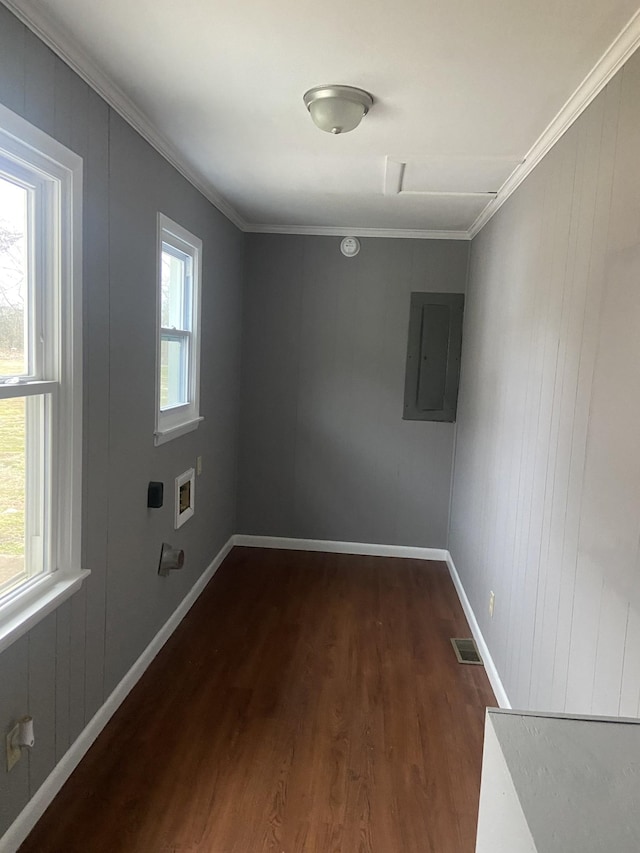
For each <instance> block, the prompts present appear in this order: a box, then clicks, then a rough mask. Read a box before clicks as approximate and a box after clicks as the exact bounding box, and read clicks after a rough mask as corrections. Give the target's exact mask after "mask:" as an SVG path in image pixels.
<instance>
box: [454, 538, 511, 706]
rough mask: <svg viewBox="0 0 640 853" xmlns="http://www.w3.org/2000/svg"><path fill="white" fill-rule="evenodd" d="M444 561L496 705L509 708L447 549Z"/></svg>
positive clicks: (505, 694)
mask: <svg viewBox="0 0 640 853" xmlns="http://www.w3.org/2000/svg"><path fill="white" fill-rule="evenodd" d="M446 562H447V566H448V567H449V574H450V575H451V580H452V581H453V585H454V586H455V588H456V592H457V593H458V598H459V599H460V604H461V605H462V609H463V610H464V615H465V616H466V617H467V622H468V623H469V627H470V628H471V633H472V634H473V639H474V640H475V641H476V645H477V647H478V650H479V652H480V655H481V657H482V660H483V661H484V668H485V670H486V672H487V676H488V678H489V683H490V684H491V687H492V688H493V692H494V693H495V697H496V699H497V700H498V705H499V706H500V707H501V708H507V709H508V708H511V702H510V701H509V697H508V696H507V691H506V690H505V689H504V684H503V683H502V679H501V678H500V674H499V673H498V669H497V667H496V665H495V663H494V662H493V658H492V657H491V652H490V651H489V647H488V646H487V644H486V642H485V639H484V637H483V636H482V631H481V630H480V626H479V625H478V620H477V619H476V615H475V613H474V612H473V608H472V607H471V602H470V601H469V599H468V598H467V593H466V592H465V590H464V587H463V586H462V581H461V580H460V575H459V574H458V570H457V569H456V567H455V564H454V562H453V559H452V557H451V554H450V553H449V552H448V551H447V556H446Z"/></svg>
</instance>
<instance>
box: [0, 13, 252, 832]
mask: <svg viewBox="0 0 640 853" xmlns="http://www.w3.org/2000/svg"><path fill="white" fill-rule="evenodd" d="M0 102H2V103H3V104H5V105H6V106H7V107H9V108H10V109H13V110H14V111H16V112H18V113H19V114H20V115H22V116H24V117H25V118H26V119H27V120H29V121H31V122H32V123H33V124H35V125H37V126H38V127H40V128H42V130H44V131H45V132H47V133H49V134H50V135H52V136H54V137H55V138H56V139H58V140H59V141H60V142H62V143H63V144H64V145H67V146H68V147H70V148H72V149H73V150H74V151H76V152H77V153H78V154H80V155H81V156H82V158H83V164H84V165H83V169H84V193H83V196H84V197H83V205H84V209H83V220H84V221H83V232H84V233H83V285H84V294H83V313H84V316H83V337H84V360H83V370H84V437H83V441H84V453H83V463H84V467H83V539H82V553H83V566H84V567H86V568H89V569H91V575H90V577H89V578H88V579H87V581H86V582H85V584H84V585H83V587H82V589H81V590H80V591H79V592H78V593H77V594H76V595H74V596H73V597H72V598H71V599H69V600H68V601H66V602H64V604H62V605H61V606H60V607H59V608H58V609H57V610H56V611H55V612H54V613H52V614H50V615H49V616H48V617H47V618H46V619H44V620H43V621H42V622H40V623H39V624H38V625H37V626H35V627H34V628H33V629H32V630H31V631H30V632H29V633H28V634H27V635H26V636H24V637H22V638H21V639H19V640H18V641H17V642H16V643H14V644H13V645H12V646H10V647H9V649H7V650H6V651H5V652H3V653H2V654H1V655H0V734H1V735H2V737H3V740H2V743H3V744H4V734H5V733H6V731H8V729H9V727H10V725H11V724H12V723H13V721H14V720H15V719H16V718H17V717H19V716H22V715H24V714H27V713H30V714H32V715H33V717H34V722H35V732H36V747H35V748H34V750H33V751H32V752H31V753H27V754H25V755H24V757H23V759H22V760H21V761H20V762H19V764H18V765H17V766H16V767H15V768H14V770H12V772H11V773H10V774H8V773H7V772H6V766H5V763H4V760H2V761H1V762H0V836H1V835H2V834H3V832H4V831H5V830H6V829H7V827H8V826H9V825H10V824H11V823H12V821H13V820H14V819H15V818H16V816H17V815H18V813H19V811H20V809H21V808H22V807H23V806H24V805H25V804H26V803H27V801H28V799H29V797H31V796H33V794H35V792H36V790H37V789H38V787H39V786H40V784H41V783H42V782H43V781H44V779H45V778H46V777H47V775H48V774H49V772H50V771H51V770H52V769H53V768H54V766H55V764H56V762H57V761H59V760H60V759H61V758H62V757H63V756H64V754H65V752H66V751H67V749H68V748H69V746H70V744H71V743H72V742H73V740H74V739H75V738H76V737H77V736H78V734H79V733H80V732H81V731H82V729H83V728H84V726H85V725H86V723H87V722H88V721H89V720H90V719H91V717H92V716H93V715H94V714H95V712H96V711H97V710H98V709H99V708H100V706H101V705H102V703H103V702H104V700H105V699H106V698H107V696H108V695H109V693H110V692H111V690H112V689H113V687H114V686H115V685H116V684H117V683H118V682H119V681H120V679H121V678H122V677H123V675H124V674H125V673H126V672H127V670H128V669H129V667H130V666H131V664H132V663H133V662H134V661H135V660H136V658H137V657H138V656H139V655H140V654H141V652H142V651H143V650H144V648H145V647H146V645H147V644H148V643H149V641H150V640H151V639H152V637H153V636H154V635H155V634H156V632H157V631H158V630H159V628H160V627H161V626H162V625H163V624H164V623H165V622H166V620H167V618H168V617H169V615H170V614H171V613H172V612H173V611H174V610H175V608H176V607H177V605H178V604H179V602H180V601H181V600H182V599H183V598H184V596H185V595H186V593H187V592H188V590H189V589H190V588H191V586H193V584H194V583H195V581H196V580H197V578H198V577H199V575H200V574H201V573H202V571H204V569H205V568H206V567H207V565H208V564H209V562H210V561H211V559H212V558H213V557H214V556H215V554H216V553H217V552H218V551H219V549H220V548H221V547H222V545H223V544H224V542H226V541H227V539H228V538H229V536H230V535H231V534H232V533H233V532H234V530H235V526H236V525H235V506H236V456H237V449H236V445H237V432H238V430H237V422H238V411H239V384H240V382H239V369H240V342H241V337H240V320H241V310H240V306H241V298H242V271H243V235H242V234H241V233H240V232H239V231H238V230H237V229H236V228H235V226H233V225H232V224H231V223H229V222H228V221H227V220H226V219H225V218H224V217H223V216H222V215H221V214H220V213H219V212H218V211H217V210H215V209H214V208H213V207H212V206H211V205H210V204H209V202H207V201H206V200H205V199H204V198H203V197H202V196H201V195H200V194H199V193H198V192H197V191H196V190H195V189H194V188H193V187H192V186H191V185H190V184H189V183H188V182H187V181H186V180H185V179H184V178H182V177H181V176H180V175H179V174H178V173H177V172H176V171H175V170H174V169H173V168H172V167H171V166H170V165H169V164H168V163H166V161H164V160H163V159H162V157H161V156H160V155H159V154H158V153H157V152H156V151H154V150H153V149H152V148H151V147H150V146H149V145H147V143H145V142H144V141H143V140H142V139H141V138H140V137H139V136H138V134H137V133H136V132H135V131H133V130H132V129H131V128H130V127H129V126H128V125H127V124H126V123H125V122H124V121H123V120H122V119H121V118H120V117H119V116H118V115H117V114H115V113H114V112H113V111H112V110H111V109H110V108H109V107H108V105H107V104H106V103H105V102H104V101H103V100H102V99H101V98H100V97H99V96H98V95H96V94H95V92H93V91H92V90H91V89H90V87H89V86H87V84H86V83H84V82H83V81H82V80H81V79H80V78H79V77H78V76H77V75H76V74H74V73H73V72H72V71H71V70H70V69H69V68H68V67H67V66H66V65H65V64H64V63H63V62H62V61H61V60H59V59H58V58H57V57H56V56H55V55H54V54H53V53H52V52H51V51H50V50H49V49H48V48H47V47H45V46H44V45H43V44H42V43H41V42H40V41H39V40H38V38H37V37H36V36H35V35H34V34H33V33H32V32H30V31H29V30H28V29H26V28H25V27H24V26H23V25H22V24H21V23H19V22H18V21H17V19H16V18H15V17H14V16H13V15H12V14H11V13H10V12H9V11H8V10H7V9H6V8H5V7H4V6H2V5H0ZM158 210H162V211H163V212H165V213H166V214H167V215H169V216H171V217H172V218H173V219H176V220H177V221H179V222H182V223H183V224H184V225H185V227H186V228H188V229H189V230H191V231H193V232H194V233H195V234H197V235H198V236H200V237H201V238H202V239H203V241H204V256H203V296H202V311H203V343H202V365H203V367H202V374H203V375H202V383H201V406H202V414H203V415H204V417H205V421H204V422H203V423H202V424H201V426H200V428H199V429H198V430H197V431H196V432H195V433H191V434H190V435H189V436H185V437H183V438H180V439H177V440H175V441H173V442H170V443H169V444H166V445H163V446H162V447H160V448H155V447H154V443H153V429H154V405H155V345H156V342H155V283H156V259H155V250H156V243H155V241H156V214H157V211H158ZM199 454H202V455H203V463H204V470H203V474H202V476H201V477H199V478H198V482H197V486H198V501H199V504H198V506H199V508H200V509H199V511H197V512H196V515H195V516H194V518H193V519H191V520H190V521H189V523H188V524H186V525H185V526H184V527H183V528H181V530H180V531H179V533H177V532H176V533H174V531H173V515H172V506H171V500H167V501H166V502H165V507H164V508H163V509H162V510H154V511H150V510H148V509H147V507H146V494H147V483H148V481H149V480H164V481H165V483H166V484H167V486H166V490H165V494H168V495H169V496H171V495H172V488H171V483H172V482H173V478H175V477H176V476H177V475H178V474H180V473H182V472H183V471H184V470H185V469H186V468H189V467H191V466H193V465H194V464H195V459H196V456H197V455H199ZM163 540H166V541H169V542H172V543H173V544H175V545H176V546H179V547H182V548H184V549H185V552H186V558H187V561H186V566H185V569H184V571H183V572H181V573H179V576H172V577H171V578H169V579H162V578H158V576H157V573H156V572H157V562H158V555H159V553H160V546H161V543H162V541H163ZM3 754H4V753H3Z"/></svg>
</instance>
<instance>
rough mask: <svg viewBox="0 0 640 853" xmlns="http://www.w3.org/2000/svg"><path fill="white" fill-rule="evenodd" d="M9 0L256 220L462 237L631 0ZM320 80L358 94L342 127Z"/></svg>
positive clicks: (248, 226)
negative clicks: (355, 121) (332, 126)
mask: <svg viewBox="0 0 640 853" xmlns="http://www.w3.org/2000/svg"><path fill="white" fill-rule="evenodd" d="M5 2H6V5H8V6H9V7H10V8H12V9H13V10H14V11H15V12H16V13H17V14H18V15H19V16H20V17H21V18H22V19H23V20H26V21H27V23H28V24H29V25H30V26H32V27H33V28H34V29H35V30H36V31H37V32H39V34H41V35H43V36H44V37H45V40H47V41H48V42H49V44H51V45H52V46H53V47H54V48H55V49H56V50H57V51H58V52H59V53H61V54H62V55H64V56H65V58H67V60H68V61H70V64H71V65H72V66H73V67H75V68H76V70H78V71H80V73H82V75H83V76H84V77H85V79H88V80H89V82H91V83H92V84H93V85H94V86H95V87H96V88H97V89H98V91H100V92H101V93H102V94H104V95H105V96H106V97H107V99H108V100H109V101H110V102H111V103H112V104H113V105H114V106H115V107H116V108H117V109H119V111H120V112H122V113H123V114H124V115H125V117H126V118H128V119H129V120H130V121H132V123H133V124H134V125H135V126H137V127H138V129H139V130H140V131H141V132H142V133H143V134H144V135H145V136H146V137H147V138H148V139H149V140H150V141H151V142H152V143H153V144H154V145H155V146H156V147H157V148H158V149H159V150H161V151H162V153H164V154H165V155H166V156H168V157H169V159H170V160H171V161H172V162H174V163H175V164H176V165H177V166H178V167H179V168H180V169H181V171H183V173H184V174H186V175H187V176H188V177H189V178H190V179H191V180H192V181H193V182H194V183H195V184H196V185H197V186H198V187H199V188H201V189H202V190H203V191H204V192H205V194H207V195H208V197H209V198H211V199H212V200H213V201H214V202H215V203H216V204H217V205H218V206H219V207H220V208H221V209H222V210H223V212H225V213H226V214H227V215H228V216H229V217H230V218H231V219H233V220H234V221H235V222H236V223H237V224H238V225H240V227H242V228H244V229H245V230H257V231H285V232H287V231H289V232H294V233H333V232H335V233H338V232H344V233H347V232H350V233H354V234H366V233H381V234H389V235H390V236H394V235H413V236H443V232H446V233H445V234H444V236H450V237H461V238H465V237H466V238H468V237H469V236H470V235H472V234H473V233H474V232H475V231H477V229H478V227H480V225H481V224H482V223H483V222H484V221H486V219H487V218H488V216H489V215H490V214H491V212H492V211H493V210H495V209H496V208H497V206H498V205H499V204H500V203H501V201H502V200H503V199H504V198H505V197H506V196H507V195H508V192H509V191H510V189H512V188H513V187H515V186H516V185H517V184H518V183H519V181H520V180H521V179H522V178H523V177H524V175H525V174H526V173H527V172H528V171H529V170H530V169H531V168H532V166H533V165H534V164H535V162H537V161H538V160H539V159H540V157H541V156H542V154H544V152H545V151H546V150H547V149H548V147H549V146H550V145H551V144H552V143H553V142H554V141H555V139H556V138H557V137H558V135H559V134H560V133H561V132H562V131H563V130H564V129H565V128H566V126H567V125H568V124H569V123H570V122H571V121H572V120H573V118H575V115H576V114H578V113H579V112H580V111H581V110H582V109H583V108H584V106H585V105H586V103H588V101H589V100H590V99H591V98H592V97H593V95H594V94H595V93H596V92H597V91H598V90H599V88H601V86H602V85H603V84H604V83H605V82H606V80H607V79H609V77H610V76H611V74H612V73H613V72H614V71H615V70H616V68H617V67H619V65H620V63H621V62H622V61H624V59H625V58H626V57H627V56H628V55H629V53H630V52H632V50H634V49H635V47H636V45H637V43H638V40H640V32H639V27H640V24H639V23H638V22H639V21H640V16H638V18H634V15H635V13H637V11H638V0H562V2H558V0H480V2H475V3H474V2H471V0H427V2H424V0H423V2H419V0H396V2H395V3H393V4H392V3H390V2H388V0H386V2H383V0H351V1H350V2H347V3H345V2H344V0H341V1H340V2H338V0H324V2H323V3H310V2H307V0H244V2H238V0H235V2H233V0H217V2H212V0H181V2H180V3H178V2H176V0H153V2H152V0H108V2H103V3H88V2H87V0H15V2H7V0H5ZM632 18H634V20H633V21H632V20H631V19H632ZM630 21H631V24H629V22H630ZM628 24H629V26H627V25H628ZM625 27H626V30H625ZM621 34H622V35H621ZM612 45H613V47H612V48H611V49H610V50H609V48H610V47H611V46H612ZM607 51H609V52H608V53H607ZM603 56H604V59H602V58H603ZM598 63H600V64H599V65H598ZM597 65H598V67H597V68H596V69H595V71H594V72H593V73H591V75H590V72H592V69H594V67H595V66H597ZM588 75H590V76H588ZM585 78H587V79H586V80H585ZM323 83H346V84H349V85H353V86H359V87H361V88H364V89H366V90H368V91H369V92H371V93H372V95H373V97H374V100H375V103H374V106H373V107H372V109H371V112H370V113H369V115H368V116H367V117H366V118H365V119H364V120H363V122H362V124H361V125H360V127H359V128H357V129H356V130H355V131H353V132H352V133H349V134H345V135H341V136H331V135H330V134H327V133H322V132H321V131H319V130H318V129H317V128H316V127H315V126H314V125H313V124H312V122H311V119H310V117H309V115H308V113H307V111H306V109H305V107H304V104H303V102H302V95H303V93H304V92H305V91H306V90H307V89H309V88H311V87H312V86H316V85H319V84H323ZM577 89H578V91H577V92H576V90H577ZM574 93H575V94H574ZM572 96H573V98H572ZM525 159H526V162H525ZM505 182H506V183H505ZM501 187H502V190H501ZM498 191H500V193H499V194H498ZM496 194H498V195H496Z"/></svg>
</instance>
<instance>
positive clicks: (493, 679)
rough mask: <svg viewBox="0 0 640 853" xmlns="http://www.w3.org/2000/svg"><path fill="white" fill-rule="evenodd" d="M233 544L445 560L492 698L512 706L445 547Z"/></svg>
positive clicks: (247, 538)
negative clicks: (480, 656)
mask: <svg viewBox="0 0 640 853" xmlns="http://www.w3.org/2000/svg"><path fill="white" fill-rule="evenodd" d="M233 544H234V545H239V546H244V547H247V548H282V549H284V550H287V551H326V552H328V553H331V554H363V555H366V556H373V557H404V558H406V559H414V560H441V561H443V562H446V564H447V566H448V568H449V574H450V575H451V580H452V581H453V585H454V586H455V589H456V592H457V594H458V598H459V599H460V604H461V605H462V609H463V610H464V615H465V616H466V617H467V622H468V623H469V627H470V628H471V633H472V634H473V638H474V640H475V641H476V645H477V646H478V649H479V650H480V654H481V655H482V660H483V661H484V667H485V670H486V672H487V676H488V678H489V682H490V684H491V687H492V688H493V692H494V693H495V697H496V699H497V700H498V704H499V706H500V707H501V708H511V702H509V697H508V696H507V691H506V690H505V689H504V685H503V683H502V679H501V678H500V675H499V673H498V670H497V667H496V665H495V663H494V662H493V658H492V657H491V652H490V651H489V647H488V646H487V644H486V642H485V639H484V637H483V636H482V631H481V630H480V626H479V625H478V620H477V619H476V616H475V613H474V612H473V608H472V607H471V603H470V601H469V599H468V598H467V593H466V592H465V590H464V587H463V586H462V581H461V580H460V576H459V574H458V571H457V569H456V567H455V564H454V562H453V559H452V558H451V554H450V553H449V551H447V550H446V549H444V548H413V547H411V546H407V545H376V544H369V543H366V542H336V541H333V540H329V539H291V538H287V537H284V536H251V535H247V534H244V533H237V534H236V535H235V536H234V537H233Z"/></svg>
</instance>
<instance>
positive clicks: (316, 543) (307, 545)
mask: <svg viewBox="0 0 640 853" xmlns="http://www.w3.org/2000/svg"><path fill="white" fill-rule="evenodd" d="M233 544H234V545H238V546H244V547H246V548H282V549H283V550H286V551H326V552H327V553H329V554H362V555H363V556H368V557H402V558H404V559H408V560H446V559H447V556H448V554H449V552H448V551H446V550H445V549H443V548H413V547H411V546H408V545H375V544H369V543H367V542H335V541H333V540H331V539H288V538H286V537H284V536H248V535H246V534H244V533H237V534H236V535H235V536H234V537H233Z"/></svg>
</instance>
